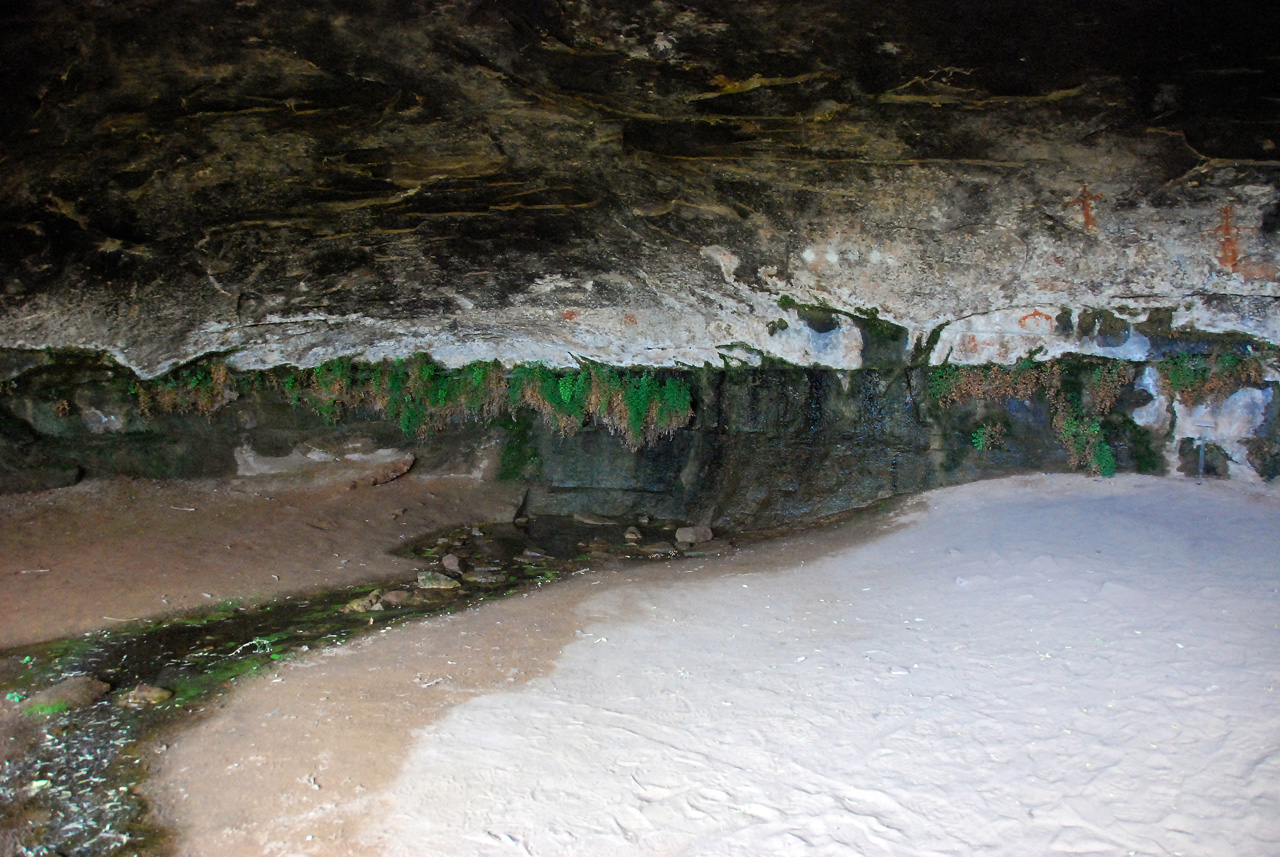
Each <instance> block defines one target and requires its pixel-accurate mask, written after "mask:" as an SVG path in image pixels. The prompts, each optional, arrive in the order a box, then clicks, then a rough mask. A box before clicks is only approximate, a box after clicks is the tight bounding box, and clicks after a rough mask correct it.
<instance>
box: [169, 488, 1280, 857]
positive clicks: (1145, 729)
mask: <svg viewBox="0 0 1280 857" xmlns="http://www.w3.org/2000/svg"><path fill="white" fill-rule="evenodd" d="M1278 513H1280V503H1277V501H1276V500H1275V499H1274V498H1271V497H1266V496H1261V495H1257V494H1248V493H1243V492H1242V491H1241V490H1240V489H1239V488H1235V487H1231V486H1224V485H1217V484H1206V485H1203V486H1196V485H1195V484H1193V483H1192V481H1191V480H1185V481H1184V480H1157V479H1147V478H1141V477H1120V478H1117V479H1114V480H1106V481H1103V480H1089V479H1085V478H1082V477H1070V476H1039V477H1019V478H1014V479H1007V480H1001V481H998V482H987V483H980V484H975V485H969V486H964V487H961V488H956V489H948V490H944V491H939V492H934V493H931V494H928V495H925V496H924V498H923V501H922V502H919V503H917V504H916V505H915V506H914V507H913V509H912V510H911V511H909V512H907V513H906V514H905V515H903V516H902V520H900V521H899V524H900V526H898V527H897V528H896V529H893V530H892V531H890V532H887V533H886V534H884V535H881V536H879V537H878V538H875V539H873V540H870V541H864V542H862V543H856V540H855V539H853V538H852V537H851V536H850V531H851V528H850V527H845V528H844V529H840V528H837V529H836V530H834V531H826V532H821V533H816V534H810V535H807V536H805V537H803V538H794V539H792V540H791V543H787V542H783V543H774V544H770V545H766V546H762V547H759V548H756V549H753V550H750V551H744V552H742V553H740V554H738V555H736V556H733V557H729V558H726V559H722V560H717V561H715V562H716V563H719V566H712V565H711V563H710V562H708V564H707V566H708V567H707V568H704V569H700V570H697V569H696V566H695V565H694V564H687V565H684V566H676V567H675V568H674V569H673V571H674V575H675V578H674V579H673V577H672V575H670V574H663V575H660V577H661V578H662V579H660V580H655V581H653V582H645V581H643V580H641V581H640V582H638V583H636V582H632V583H627V582H626V581H624V580H621V579H619V580H616V581H610V580H604V581H602V582H600V584H601V585H599V586H598V587H596V588H595V589H594V590H593V589H592V588H591V587H592V586H593V585H594V584H595V583H596V582H597V581H589V580H587V579H585V578H583V579H579V581H576V582H575V583H576V589H574V590H572V591H573V592H574V593H576V594H573V595H571V596H568V595H567V596H566V598H567V600H566V602H565V603H567V604H569V605H571V608H570V609H568V610H567V611H566V610H561V613H560V615H558V616H556V615H552V614H550V613H548V614H547V621H553V622H555V623H557V624H558V627H557V628H556V629H554V631H553V632H548V633H546V634H542V632H541V631H540V632H539V633H540V634H542V636H539V637H538V638H537V641H538V644H539V645H541V646H542V647H543V649H545V647H546V643H547V640H549V639H555V638H557V634H562V635H563V637H564V638H565V639H569V637H568V635H569V634H570V633H572V634H573V635H574V636H573V637H572V638H571V641H570V642H567V643H566V644H565V645H563V647H562V648H560V649H559V650H558V651H551V652H550V653H549V654H548V653H547V652H545V651H542V653H541V654H538V651H541V650H538V651H535V652H534V655H533V657H534V660H535V661H537V660H538V658H542V659H543V661H542V662H540V663H541V666H540V667H538V666H537V665H536V664H535V667H536V668H535V669H534V670H533V671H534V672H535V673H537V672H539V671H540V672H541V674H540V675H536V677H534V678H532V679H530V680H528V681H527V682H526V683H524V684H522V685H518V684H514V683H510V684H507V685H506V687H508V688H510V689H509V690H506V691H504V692H499V690H495V688H498V689H501V688H502V687H503V684H502V682H501V681H497V680H494V681H491V682H490V683H489V684H487V685H485V686H483V687H482V686H480V685H477V684H472V685H469V686H468V687H467V688H462V687H458V688H456V690H455V692H454V694H453V695H452V696H447V697H440V698H438V699H437V700H436V701H435V703H433V704H427V703H425V702H424V703H422V704H420V705H419V704H406V705H403V706H400V707H399V708H397V712H398V713H396V714H394V715H388V714H387V707H386V706H385V705H378V706H372V707H371V708H369V711H372V712H377V714H376V716H375V715H372V714H371V715H370V716H368V717H364V718H363V719H362V717H361V716H360V714H359V713H358V712H359V710H360V709H357V714H356V715H355V716H352V715H351V714H350V713H349V712H348V714H347V715H346V717H347V718H348V721H347V722H345V723H341V724H338V725H336V726H335V725H334V724H333V723H332V718H329V720H330V722H329V728H332V729H336V730H338V731H339V732H344V731H347V730H354V731H355V732H361V731H362V730H363V733H362V734H369V733H377V734H382V735H384V736H386V735H390V736H393V737H391V738H389V739H388V741H387V742H384V743H383V744H382V745H381V746H382V747H383V749H384V750H386V748H387V747H388V746H391V747H394V748H395V751H394V752H391V753H386V754H384V756H383V759H384V764H386V765H390V766H391V768H390V770H389V771H388V774H394V775H392V776H387V777H384V778H383V781H381V782H379V783H377V784H374V783H373V780H372V779H371V780H370V786H369V789H368V790H367V791H366V790H364V789H363V787H362V786H360V787H357V788H356V791H355V792H350V791H348V793H347V794H350V795H351V797H350V799H345V798H343V797H342V795H343V794H344V793H343V792H342V790H341V788H342V787H339V790H338V792H337V793H330V794H328V795H327V796H326V795H320V794H319V792H317V796H316V797H314V799H313V798H311V797H308V795H307V794H306V792H307V791H308V786H307V785H298V786H297V787H296V788H295V790H294V791H295V794H294V795H293V796H292V797H288V798H281V799H280V800H276V801H271V800H263V799H261V797H259V799H258V800H248V799H247V800H245V801H244V804H245V805H244V806H234V807H231V806H226V805H223V806H222V807H221V808H220V809H219V812H218V813H216V814H214V815H213V816H210V813H208V812H205V811H202V809H201V802H202V800H205V799H206V798H204V797H202V795H211V794H214V793H215V792H217V793H219V794H223V795H224V797H223V801H224V804H225V801H226V800H228V798H226V797H225V792H226V791H227V790H228V788H229V787H231V788H232V790H240V791H244V792H245V793H246V794H252V793H253V792H254V791H255V786H254V784H255V783H266V782H268V781H269V780H264V779H262V777H265V776H266V774H253V773H247V772H245V771H244V769H243V768H241V769H239V771H238V772H233V773H232V774H219V772H218V771H214V770H213V769H212V768H211V767H209V766H208V765H206V766H204V767H201V764H202V763H201V759H202V758H204V757H207V756H208V755H209V754H208V747H209V746H212V745H215V744H218V742H222V743H221V744H220V746H226V741H227V739H228V737H229V736H231V735H232V734H233V733H234V737H235V740H236V741H238V742H241V753H242V755H243V753H244V752H245V750H244V748H245V745H252V746H261V747H265V748H267V749H263V750H259V752H261V753H266V754H267V756H268V758H269V759H272V761H270V762H268V763H267V764H266V765H263V766H261V767H263V768H270V769H271V776H272V777H274V778H275V781H278V782H289V781H292V782H296V783H304V784H305V783H306V777H307V776H312V774H308V773H307V772H308V771H311V772H319V773H318V774H316V776H318V777H319V779H320V780H321V781H324V782H326V783H328V782H333V783H334V784H335V785H337V784H338V783H339V781H340V779H341V778H340V777H338V776H337V773H340V772H341V771H342V770H348V771H350V770H354V769H357V768H358V766H359V764H361V763H360V762H359V761H358V760H354V761H353V760H347V765H348V767H347V768H345V769H344V768H343V767H342V765H341V764H340V763H339V762H337V761H335V760H333V759H331V758H330V759H328V760H325V761H324V763H323V764H322V765H321V764H318V763H317V760H316V755H315V752H314V749H308V748H307V746H305V745H303V746H298V747H295V746H293V745H291V744H290V740H289V738H288V737H287V735H286V734H285V732H283V731H281V730H280V729H279V728H278V727H279V726H280V724H281V722H282V720H281V718H283V717H298V718H305V719H308V720H310V719H312V718H313V717H315V725H316V727H317V729H320V728H324V727H323V726H322V724H321V720H322V719H324V718H322V717H316V716H315V710H314V709H313V708H308V707H307V706H308V705H312V706H314V705H315V703H314V697H313V696H309V695H308V694H309V693H310V692H311V691H308V690H307V688H309V687H312V686H314V687H315V688H323V690H324V691H325V692H326V693H328V694H332V695H334V696H340V695H341V694H342V681H344V679H343V678H342V675H343V673H341V670H342V669H346V670H351V669H352V668H353V667H358V666H360V665H361V664H363V665H365V666H366V667H373V668H379V669H390V667H388V666H387V664H388V663H390V661H389V660H388V659H391V660H393V661H394V662H395V663H396V664H397V665H398V666H397V667H396V668H395V669H396V670H398V671H399V672H406V671H409V672H411V671H412V665H413V664H415V663H416V664H418V665H419V666H420V668H421V669H422V670H424V672H422V673H420V674H419V675H418V676H416V679H417V685H418V687H419V688H421V687H422V685H424V684H426V682H427V681H434V678H433V677H440V678H443V679H444V681H443V685H446V686H447V685H448V684H449V683H450V682H459V681H460V679H459V676H453V677H452V678H449V677H448V676H451V675H452V673H447V672H446V670H449V669H450V668H449V667H448V666H446V664H447V663H448V661H447V660H443V659H444V658H446V657H450V656H449V655H448V654H447V653H443V652H440V651H439V650H438V649H436V648H433V647H437V646H439V645H440V643H441V641H443V640H448V639H450V638H449V637H448V634H447V633H446V632H456V631H457V630H458V629H459V628H461V627H465V628H466V629H468V635H469V636H468V637H467V640H468V643H467V644H468V645H469V646H471V647H473V648H472V649H471V651H472V652H473V653H474V652H481V651H483V650H485V649H486V647H488V648H490V649H492V648H493V646H497V647H498V648H497V650H496V654H495V655H494V657H497V658H506V657H511V656H512V654H511V648H512V646H513V645H514V646H516V647H518V645H519V639H518V634H517V637H516V638H515V639H513V638H512V636H511V635H512V634H513V625H512V624H511V623H512V622H514V621H515V620H516V619H519V616H514V618H513V615H512V614H511V611H512V610H515V609H518V608H519V607H520V605H519V604H516V603H515V602H512V603H511V606H507V605H508V602H503V603H501V604H494V605H489V606H487V607H486V608H485V609H484V610H480V611H476V612H475V613H471V614H467V615H466V616H465V617H454V618H453V619H450V620H433V621H430V622H426V623H423V624H421V625H418V626H414V627H411V628H406V629H403V630H402V631H399V632H395V633H392V634H388V635H384V636H382V637H381V638H379V639H377V640H374V641H371V642H370V643H368V644H365V645H363V646H360V647H354V648H351V649H350V651H349V653H348V654H349V657H346V658H329V660H328V663H327V664H326V663H318V662H317V663H312V664H310V665H308V664H305V663H304V664H301V665H295V666H292V667H289V668H286V669H285V670H284V671H283V672H282V673H281V675H280V676H279V677H278V678H280V679H283V681H277V682H276V683H275V684H272V683H270V682H264V683H261V684H258V685H256V686H252V687H249V688H246V691H245V692H244V693H243V695H242V696H241V697H240V698H239V699H233V700H232V702H231V703H230V705H229V706H228V707H227V709H226V710H225V711H223V712H220V713H219V714H218V715H216V716H215V717H213V718H211V719H210V720H209V721H207V722H206V723H203V724H201V725H200V726H199V727H197V729H196V730H194V731H193V732H192V733H190V734H188V735H184V736H179V738H178V739H177V741H176V742H175V747H174V749H173V751H172V759H171V760H170V761H171V762H172V766H171V767H170V769H169V771H168V772H167V773H166V775H165V776H164V777H163V778H162V780H161V785H162V786H163V787H164V789H166V793H167V794H168V795H169V796H170V807H171V810H170V811H171V812H172V813H173V817H174V818H176V819H177V822H178V824H179V826H180V829H181V831H182V841H183V842H184V843H185V844H184V851H183V853H188V854H209V855H212V854H229V853H258V852H260V853H264V854H266V853H271V854H290V855H301V854H315V855H321V854H386V855H526V857H527V855H547V857H551V856H552V855H554V856H555V857H564V855H584V857H585V855H591V857H596V855H642V854H643V855H654V854H680V855H753V857H756V856H758V855H791V854H795V855H801V854H803V855H815V854H839V855H854V854H856V855H895V856H896V857H897V856H900V857H917V855H935V854H948V855H970V854H984V855H988V854H989V855H1011V857H1012V855H1019V857H1024V855H1041V854H1105V855H1116V854H1142V855H1167V854H1186V855H1197V857H1204V855H1234V856H1235V857H1244V855H1276V854H1280V717H1277V715H1276V710H1275V705H1276V690H1275V689H1276V687H1277V686H1280V630H1277V627H1278V625H1277V623H1278V622H1280V594H1278V592H1277V591H1278V589H1280V526H1277V524H1278V523H1280V514H1278ZM851 542H854V543H852V544H850V543H851ZM684 572H693V573H690V574H684ZM539 595H540V597H546V596H550V599H551V600H554V599H555V598H556V596H557V591H556V589H555V588H553V589H551V590H549V591H546V592H544V593H540V594H539ZM517 601H518V600H517ZM547 603H549V602H547ZM526 606H527V605H526ZM490 608H502V609H504V610H506V611H507V612H506V613H503V612H500V611H499V610H492V611H491V610H490ZM504 617H505V619H506V621H507V622H508V624H507V625H506V626H501V625H497V626H495V625H492V624H490V625H489V626H488V628H489V630H486V625H485V623H486V622H489V623H493V622H499V623H500V622H502V621H503V620H504ZM522 621H526V622H527V621H531V620H529V618H528V617H527V616H526V617H525V619H524V620H522ZM459 622H463V623H466V624H464V625H459V624H458V623H459ZM451 623H452V624H451ZM490 632H492V633H494V634H501V635H505V636H502V637H501V638H495V641H492V642H493V646H488V643H490V642H491V641H490V640H488V639H486V637H485V635H486V634H487V633H490ZM431 635H435V636H431ZM476 635H478V636H476ZM453 639H455V640H456V639H457V638H456V637H454V638H453ZM424 647H425V648H424ZM536 649H537V646H532V645H531V650H536ZM392 652H394V653H395V654H392ZM380 659H381V660H380ZM453 660H457V659H456V658H453ZM335 665H338V666H335ZM379 665H381V666H379ZM465 668H466V666H465V664H464V665H463V666H456V665H455V666H454V667H453V670H454V671H461V670H463V669H465ZM335 669H338V670H339V671H338V672H335V671H334V670H335ZM510 669H511V670H516V671H518V670H519V666H515V667H510ZM358 674H359V673H356V672H350V673H348V674H347V675H348V678H347V679H346V680H347V681H354V679H353V678H351V677H352V676H356V675H358ZM367 674H368V673H367V672H366V673H365V675H367ZM511 676H515V672H512V673H511ZM522 677H523V676H522ZM388 681H389V682H390V684H388V685H387V686H386V693H387V694H388V695H389V696H395V695H400V694H401V693H402V692H401V690H400V689H399V688H400V687H401V685H398V684H395V682H394V681H392V680H391V679H388ZM290 686H292V687H293V690H292V691H290V693H289V694H287V695H286V694H285V693H284V692H283V691H282V689H283V688H286V687H290ZM405 686H406V687H407V686H408V685H405ZM439 689H440V686H439V685H432V686H431V691H432V692H434V691H437V690H439ZM314 692H315V693H318V692H319V690H315V691H314ZM418 692H419V693H423V692H425V691H421V690H419V691H418ZM415 699H416V697H415ZM423 699H425V697H423ZM281 700H284V703H283V704H284V706H285V707H284V709H283V710H281V707H280V706H281V704H282V702H281ZM289 705H294V706H296V710H295V709H291V708H289V707H288V706H289ZM433 705H434V706H435V707H434V708H433V707H432V706H433ZM272 706H275V710H274V711H269V709H270V708H271V707H272ZM392 721H394V723H393V722H392ZM335 734H337V733H335ZM395 735H401V736H403V738H402V739H397V738H395V737H394V736H395ZM258 742H261V745H259V744H258ZM398 742H402V743H398ZM330 747H332V743H330ZM202 754H203V755H202ZM290 766H292V767H290ZM353 766H355V767H353ZM245 767H251V766H248V765H246V766H245ZM184 768H185V769H184ZM396 771H398V773H395V772H396ZM220 776H221V777H222V779H219V777H220ZM354 776H355V775H354V774H350V773H348V774H347V775H346V780H348V781H350V780H352V778H353V777H354ZM255 777H257V778H258V779H255ZM326 778H327V779H326ZM237 784H238V785H237ZM326 787H327V786H326ZM346 788H348V789H350V784H348V786H346ZM201 789H203V790H204V791H203V792H202V791H201ZM175 795H177V797H175ZM183 796H185V798H186V799H185V800H184V799H183ZM308 801H310V802H308ZM255 813H256V815H255ZM308 836H310V837H311V838H310V839H308V838H307V837H308ZM233 844H234V845H235V847H236V848H237V849H249V850H239V851H238V852H237V851H233V850H226V849H230V848H231V847H232V845H233Z"/></svg>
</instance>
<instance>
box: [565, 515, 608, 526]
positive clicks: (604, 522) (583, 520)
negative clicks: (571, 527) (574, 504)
mask: <svg viewBox="0 0 1280 857" xmlns="http://www.w3.org/2000/svg"><path fill="white" fill-rule="evenodd" d="M573 519H574V520H575V521H577V522H578V523H579V524H586V525H588V526H591V527H607V526H610V525H611V524H614V523H616V521H611V520H609V519H608V518H605V517H602V516H600V515H593V514H591V513H590V512H575V513H574V515H573Z"/></svg>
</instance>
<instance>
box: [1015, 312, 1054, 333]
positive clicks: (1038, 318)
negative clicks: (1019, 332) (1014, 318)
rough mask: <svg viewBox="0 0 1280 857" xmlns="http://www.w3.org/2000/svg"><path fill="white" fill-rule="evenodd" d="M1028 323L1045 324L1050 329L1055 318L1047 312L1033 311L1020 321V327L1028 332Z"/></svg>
mask: <svg viewBox="0 0 1280 857" xmlns="http://www.w3.org/2000/svg"><path fill="white" fill-rule="evenodd" d="M1027 322H1031V323H1033V324H1036V323H1040V322H1043V323H1044V324H1045V325H1047V326H1048V327H1052V326H1053V316H1051V315H1049V314H1048V313H1045V312H1040V310H1038V309H1033V310H1032V311H1031V312H1029V313H1027V314H1026V315H1024V316H1023V317H1022V318H1020V319H1018V327H1020V328H1022V329H1023V330H1026V329H1027Z"/></svg>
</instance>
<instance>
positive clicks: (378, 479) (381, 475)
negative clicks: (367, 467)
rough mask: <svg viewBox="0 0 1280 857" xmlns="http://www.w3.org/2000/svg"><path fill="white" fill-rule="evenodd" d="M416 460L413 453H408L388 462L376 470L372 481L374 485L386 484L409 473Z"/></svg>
mask: <svg viewBox="0 0 1280 857" xmlns="http://www.w3.org/2000/svg"><path fill="white" fill-rule="evenodd" d="M415 461H417V459H416V458H415V457H414V455H413V453H406V454H405V455H404V456H403V457H401V458H398V459H396V460H395V461H391V462H388V463H387V464H385V465H383V466H382V467H380V468H378V470H376V471H374V473H373V475H372V477H371V481H372V482H373V484H374V485H385V484H386V483H388V482H393V481H395V480H396V479H399V478H400V477H401V476H404V475H405V474H406V473H408V472H409V470H410V468H412V467H413V464H414V462H415Z"/></svg>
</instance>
